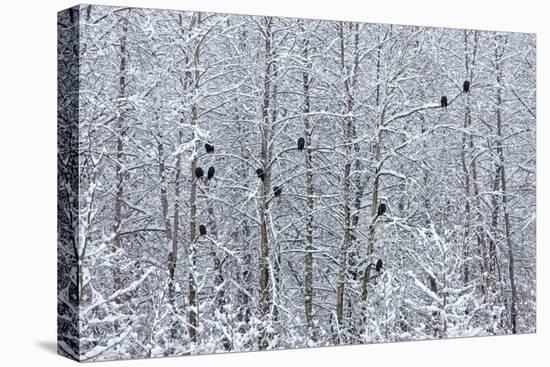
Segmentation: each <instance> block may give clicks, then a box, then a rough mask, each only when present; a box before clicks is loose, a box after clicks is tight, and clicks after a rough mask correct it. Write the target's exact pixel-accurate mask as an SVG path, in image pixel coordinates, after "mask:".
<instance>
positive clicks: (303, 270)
mask: <svg viewBox="0 0 550 367" xmlns="http://www.w3.org/2000/svg"><path fill="white" fill-rule="evenodd" d="M58 29H59V41H58V49H59V55H58V58H59V63H58V68H59V70H58V71H59V74H58V81H59V98H58V100H59V120H58V138H59V140H58V147H59V156H58V200H59V211H58V231H59V250H58V261H59V270H58V278H59V280H58V294H59V305H58V332H59V335H58V346H59V350H60V352H61V353H62V354H65V355H67V356H69V357H72V358H75V359H79V360H82V361H98V360H107V359H120V358H138V357H139V358H143V357H158V356H172V355H186V354H200V353H215V352H226V351H254V350H268V349H280V348H295V347H315V346H329V345H342V344H359V343H377V342H389V341H392V342H393V341H408V340H424V339H441V338H451V337H463V336H484V335H500V334H514V333H531V332H534V331H535V327H536V317H535V316H536V315H535V300H536V289H535V284H536V282H535V280H536V268H535V254H536V251H535V250H536V248H535V245H536V239H535V223H536V207H535V206H536V202H535V198H536V191H535V170H536V162H535V144H536V141H535V128H536V119H535V116H536V105H535V97H536V95H535V91H536V79H535V68H536V65H535V60H536V45H535V36H534V35H532V34H523V33H499V32H489V31H475V30H458V29H442V28H426V27H415V26H398V25H388V24H367V23H354V22H337V21H326V20H304V19H290V18H277V17H263V16H241V15H228V14H212V13H198V12H185V11H172V10H156V9H137V8H117V7H105V6H96V5H93V6H88V5H81V6H79V7H76V8H73V9H70V10H66V11H63V12H61V13H59V18H58ZM465 81H467V83H465ZM444 96H445V98H443V97H444ZM443 105H444V106H443Z"/></svg>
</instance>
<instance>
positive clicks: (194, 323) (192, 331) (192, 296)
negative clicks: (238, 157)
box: [188, 13, 202, 343]
mask: <svg viewBox="0 0 550 367" xmlns="http://www.w3.org/2000/svg"><path fill="white" fill-rule="evenodd" d="M196 16H197V18H196V26H197V27H198V28H200V26H201V17H202V15H201V13H197V14H196ZM193 22H194V21H193ZM194 25H195V24H194V23H192V25H191V27H193V26H194ZM200 52H201V48H200V43H199V44H197V45H196V46H195V49H194V52H193V71H192V72H191V74H192V76H191V78H192V90H193V96H197V95H198V91H199V86H200V75H201V74H200V68H199V67H200ZM198 110H199V106H198V102H197V101H196V99H194V100H193V103H192V105H191V126H193V127H194V126H196V125H197V124H198V116H199V111H198ZM196 134H197V132H196V129H194V128H193V141H195V142H197V141H198V140H199V138H198V136H196ZM197 149H198V148H197V145H196V143H195V146H194V147H193V155H192V159H191V177H192V179H191V192H190V197H189V204H190V205H189V206H190V218H191V223H190V226H189V227H190V231H189V232H190V238H189V239H190V243H189V246H190V249H189V311H188V324H189V326H188V331H189V337H190V339H191V341H192V342H195V343H196V342H198V340H199V339H198V327H199V299H198V286H197V277H196V274H197V272H196V270H197V241H198V236H197V220H198V218H197V185H198V179H197V176H196V175H195V169H196V168H197V162H198V154H197Z"/></svg>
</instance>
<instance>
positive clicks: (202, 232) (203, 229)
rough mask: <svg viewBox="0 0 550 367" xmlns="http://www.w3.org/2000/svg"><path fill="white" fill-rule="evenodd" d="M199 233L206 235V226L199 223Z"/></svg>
mask: <svg viewBox="0 0 550 367" xmlns="http://www.w3.org/2000/svg"><path fill="white" fill-rule="evenodd" d="M199 233H200V234H201V236H206V226H205V225H204V224H201V225H200V226H199Z"/></svg>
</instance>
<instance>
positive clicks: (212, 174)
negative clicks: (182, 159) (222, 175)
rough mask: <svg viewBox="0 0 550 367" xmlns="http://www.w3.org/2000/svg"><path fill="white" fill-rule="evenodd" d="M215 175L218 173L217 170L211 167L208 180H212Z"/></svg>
mask: <svg viewBox="0 0 550 367" xmlns="http://www.w3.org/2000/svg"><path fill="white" fill-rule="evenodd" d="M214 173H216V170H215V169H214V167H210V168H209V169H208V179H209V180H211V179H212V177H214Z"/></svg>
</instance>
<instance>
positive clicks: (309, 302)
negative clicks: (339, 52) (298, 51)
mask: <svg viewBox="0 0 550 367" xmlns="http://www.w3.org/2000/svg"><path fill="white" fill-rule="evenodd" d="M308 47H309V41H308V40H307V39H306V40H305V41H304V44H303V51H302V56H303V58H304V61H305V62H306V68H307V69H309V68H310V66H311V65H310V62H309V50H308ZM310 83H311V79H310V77H309V73H308V71H304V72H303V73H302V86H303V92H304V109H303V111H304V137H305V138H304V139H305V154H304V160H305V166H306V195H307V211H306V255H305V272H306V276H305V296H306V299H305V312H306V320H307V324H308V328H309V332H308V333H309V335H310V336H312V330H313V211H314V208H315V201H314V197H313V195H314V192H313V167H312V162H311V158H312V157H311V153H312V151H311V124H310V121H309V116H308V114H309V113H310V106H311V104H310V93H309V87H310Z"/></svg>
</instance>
